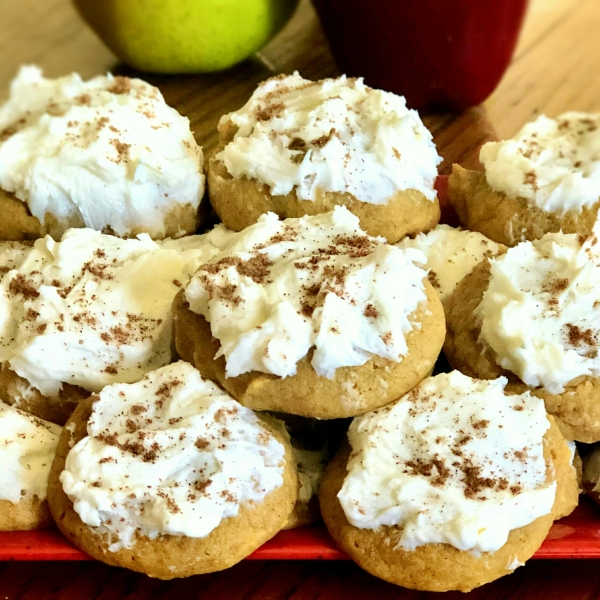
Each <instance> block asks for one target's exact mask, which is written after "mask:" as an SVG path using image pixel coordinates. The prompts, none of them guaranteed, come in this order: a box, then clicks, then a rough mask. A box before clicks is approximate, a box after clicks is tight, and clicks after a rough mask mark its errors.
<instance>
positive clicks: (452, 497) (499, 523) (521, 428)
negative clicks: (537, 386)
mask: <svg viewBox="0 0 600 600" xmlns="http://www.w3.org/2000/svg"><path fill="white" fill-rule="evenodd" d="M505 384H506V379H498V380H495V381H477V380H473V379H470V378H468V377H466V376H464V375H462V374H460V373H459V372H457V371H454V372H452V373H449V374H441V375H438V376H436V377H433V378H429V379H426V380H425V381H423V382H422V383H421V384H420V385H419V386H418V387H417V388H415V389H414V390H412V391H411V392H410V393H409V394H407V395H406V396H404V397H403V398H401V399H400V400H398V401H397V402H395V403H394V404H391V405H389V406H387V407H384V408H382V409H379V410H377V411H374V412H372V413H367V414H365V415H363V416H361V417H357V418H355V419H354V421H353V423H352V425H351V426H350V430H349V433H348V437H349V442H350V447H345V448H343V449H342V450H341V451H340V452H339V454H338V455H337V456H336V457H335V458H334V460H333V461H332V463H330V465H329V466H328V468H327V470H326V472H325V475H324V477H323V481H322V484H321V492H320V500H321V512H322V515H323V519H324V521H325V524H326V526H327V528H328V530H329V532H330V533H331V535H332V537H333V538H334V540H335V541H336V543H337V544H338V545H339V546H340V548H341V549H343V550H344V551H345V552H347V553H348V554H349V555H350V557H351V558H352V559H353V560H355V561H356V562H357V563H358V565H359V566H361V567H362V568H364V569H365V570H367V571H369V572H370V573H371V574H373V575H376V576H377V577H380V578H382V579H385V580H386V581H389V582H391V583H395V584H397V585H402V586H404V587H408V588H413V589H419V590H430V591H446V590H460V591H464V592H466V591H469V590H471V589H473V588H474V587H478V586H480V585H483V584H484V583H487V582H489V581H493V580H494V579H497V578H498V577H501V576H503V575H506V574H508V573H510V572H512V571H513V570H514V569H516V568H517V567H518V566H521V565H522V564H523V563H524V562H525V561H526V560H527V559H528V558H530V557H531V555H532V554H533V553H534V552H535V550H537V548H538V547H539V546H540V545H541V543H542V541H543V540H544V538H545V536H546V534H547V533H548V531H549V529H550V526H551V524H552V521H553V520H554V518H555V517H556V516H558V515H561V514H564V512H565V510H566V509H567V505H566V504H567V500H566V497H567V496H568V497H569V498H571V497H572V496H573V495H574V494H572V493H571V491H572V490H577V482H576V478H575V474H574V470H573V469H572V468H570V452H569V450H568V448H567V446H566V443H565V441H564V439H563V437H562V436H561V434H560V432H559V430H558V428H557V427H556V426H555V425H553V424H552V421H551V420H550V421H549V420H548V418H547V417H546V411H545V409H544V405H543V403H542V402H540V401H539V400H538V399H537V398H535V397H533V396H531V395H530V394H528V393H526V394H523V395H522V396H509V395H506V394H504V386H505ZM564 490H570V491H566V492H565V491H564ZM570 501H572V498H571V500H570ZM570 508H571V510H572V509H573V508H574V504H572V505H571V507H570Z"/></svg>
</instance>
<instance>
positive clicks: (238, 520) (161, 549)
mask: <svg viewBox="0 0 600 600" xmlns="http://www.w3.org/2000/svg"><path fill="white" fill-rule="evenodd" d="M92 401H93V400H92V399H88V400H86V401H84V402H82V403H80V404H79V406H78V407H77V409H76V410H75V412H74V413H73V415H72V417H71V419H70V421H69V423H68V424H67V427H66V428H65V431H64V432H63V435H62V436H61V438H60V441H59V446H58V450H57V455H56V459H55V461H54V463H53V465H52V471H51V473H50V481H49V488H48V499H49V503H50V509H51V511H52V515H53V517H54V520H55V521H56V524H57V525H58V527H59V528H60V530H61V531H62V532H63V533H64V534H65V536H66V537H67V538H68V539H69V540H70V541H71V542H72V543H74V544H75V545H77V546H78V547H79V548H81V549H82V550H83V551H84V552H87V553H88V554H89V555H90V556H92V557H94V558H96V559H98V560H101V561H103V562H105V563H107V564H109V565H114V566H120V567H126V568H128V569H131V570H134V571H139V572H142V573H146V574H147V575H149V576H150V577H157V578H159V579H173V578H175V577H187V576H190V575H194V574H198V573H209V572H214V571H219V570H222V569H226V568H228V567H230V566H232V565H234V564H235V563H237V562H239V561H240V560H242V559H243V558H245V557H246V556H248V555H249V554H251V553H252V552H253V551H254V550H255V549H256V548H258V547H260V546H261V545H262V544H263V543H264V542H266V541H267V540H269V539H270V538H271V537H273V535H275V534H276V533H277V532H278V531H279V530H281V529H282V528H283V527H284V526H285V524H286V523H287V521H288V519H289V516H290V513H291V510H292V507H293V505H294V503H295V501H296V494H297V481H296V470H295V464H294V460H293V458H292V450H291V447H290V443H289V437H288V435H287V433H286V432H285V430H284V428H283V427H282V426H281V423H280V422H278V421H276V420H274V419H272V418H270V417H268V416H261V417H260V420H261V424H262V426H264V428H265V429H266V430H267V431H268V432H269V433H271V434H272V435H273V436H274V437H275V438H276V439H277V441H279V442H280V443H282V444H283V445H284V446H285V456H286V460H285V466H284V475H283V484H282V485H281V486H280V487H278V488H276V489H275V490H274V491H272V492H271V493H269V494H268V495H267V496H266V497H265V498H264V500H263V501H262V502H260V503H252V502H250V503H247V504H243V505H241V506H240V508H239V512H238V515H237V516H236V517H229V518H226V519H224V520H223V521H221V524H220V525H219V526H218V527H217V528H216V529H213V530H212V531H211V532H210V533H209V534H208V535H207V536H206V537H203V538H191V537H184V536H174V535H164V534H163V535H159V536H158V537H157V538H156V539H150V538H148V537H146V536H142V535H139V534H137V533H136V534H135V535H134V543H133V546H132V547H131V548H122V549H120V550H117V551H114V552H111V551H109V550H108V546H109V543H108V540H107V537H106V536H105V535H99V534H98V533H97V532H95V531H94V528H92V527H90V526H88V525H86V524H85V523H84V522H83V521H82V520H81V519H80V517H79V515H78V514H77V513H76V512H75V510H74V509H73V503H72V502H71V501H70V500H69V498H68V496H67V495H66V494H65V492H64V491H63V487H62V485H61V483H60V481H59V476H60V474H61V473H62V471H63V469H64V467H65V460H66V457H67V454H68V453H69V450H70V448H71V447H72V446H73V445H74V444H76V443H77V442H78V441H79V440H81V439H82V438H84V437H85V436H86V435H87V432H86V426H87V421H88V419H89V417H90V414H91V407H92ZM67 428H70V429H71V430H72V435H71V433H70V432H69V431H67Z"/></svg>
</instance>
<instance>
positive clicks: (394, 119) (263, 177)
mask: <svg viewBox="0 0 600 600" xmlns="http://www.w3.org/2000/svg"><path fill="white" fill-rule="evenodd" d="M228 122H232V123H233V124H234V125H235V126H236V127H237V132H236V134H235V137H234V139H233V141H232V142H230V143H229V144H228V145H227V146H226V147H225V148H224V149H223V150H222V151H221V152H220V153H219V154H217V155H216V159H218V160H221V161H223V163H224V164H225V167H226V168H227V170H228V171H229V173H230V174H231V175H232V176H233V177H236V178H242V177H251V178H254V179H257V180H258V181H260V182H262V183H265V184H267V185H268V186H269V187H270V188H271V193H272V194H273V195H275V196H279V195H284V194H288V193H290V192H291V191H292V190H295V191H296V195H297V196H298V198H301V199H303V200H314V199H315V198H316V194H317V190H324V191H328V192H341V193H345V192H347V193H350V194H352V195H353V196H354V197H355V198H358V199H359V200H362V201H363V202H370V203H373V204H386V203H387V202H389V200H390V198H391V197H392V195H393V194H395V193H396V192H398V191H402V190H407V189H414V190H419V191H420V192H422V193H423V194H424V195H425V197H426V198H428V199H429V200H433V199H434V198H435V196H436V194H435V190H434V189H433V183H434V180H435V178H436V175H437V165H438V164H439V163H440V162H441V160H442V159H441V158H440V157H439V156H438V155H437V152H436V149H435V146H434V144H433V142H432V136H431V133H430V132H429V131H428V130H427V129H426V127H425V126H424V125H423V123H422V121H421V119H420V118H419V115H418V113H417V112H416V111H414V110H409V109H407V108H406V102H405V100H404V98H403V97H402V96H396V95H394V94H391V93H389V92H383V91H381V90H374V89H371V88H369V87H367V86H365V85H364V84H363V81H362V79H347V78H346V77H345V76H342V77H339V78H338V79H324V80H322V81H317V82H312V81H308V80H306V79H303V78H302V77H300V75H299V74H298V73H294V74H293V75H288V76H283V77H275V78H272V79H268V80H267V81H264V82H263V83H261V84H260V85H259V86H258V89H257V90H256V91H255V92H254V94H253V95H252V97H251V98H250V100H248V102H247V103H246V104H245V106H243V107H242V108H241V109H240V110H238V111H236V112H234V113H230V114H228V115H225V116H224V117H222V119H221V122H220V124H219V127H225V126H227V123H228Z"/></svg>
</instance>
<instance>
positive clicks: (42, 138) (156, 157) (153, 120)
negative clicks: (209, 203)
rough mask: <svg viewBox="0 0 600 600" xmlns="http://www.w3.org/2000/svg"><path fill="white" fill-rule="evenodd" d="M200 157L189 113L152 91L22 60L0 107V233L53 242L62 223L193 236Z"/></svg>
mask: <svg viewBox="0 0 600 600" xmlns="http://www.w3.org/2000/svg"><path fill="white" fill-rule="evenodd" d="M203 161H204V158H203V154H202V149H201V148H200V147H199V146H198V145H197V144H196V142H195V140H194V136H193V135H192V132H191V131H190V125H189V121H188V119H187V118H186V117H183V116H181V115H180V114H179V113H178V112H177V111H176V110H175V109H173V108H171V107H170V106H168V105H167V104H166V103H165V101H164V99H163V97H162V94H161V93H160V91H159V90H158V88H156V87H154V86H151V85H150V84H148V83H146V82H144V81H142V80H140V79H129V78H127V77H113V76H112V75H110V74H108V75H106V76H101V77H95V78H94V79H91V80H89V81H87V82H84V81H83V80H82V79H81V77H80V76H79V75H77V74H75V73H74V74H72V75H68V76H66V77H61V78H59V79H46V78H44V77H43V76H42V73H41V71H40V70H39V69H38V68H37V67H33V66H28V67H23V68H22V69H21V70H20V72H19V74H18V75H17V77H16V79H15V80H14V81H13V82H12V84H11V88H10V96H9V98H8V100H7V101H6V103H4V104H3V105H2V106H0V213H1V214H2V215H3V218H2V221H1V222H0V239H9V240H21V239H33V238H37V237H41V236H43V235H45V234H50V235H52V237H54V238H55V239H60V237H61V236H62V235H63V234H64V233H65V231H66V230H67V229H68V228H70V227H91V228H93V229H96V230H98V231H102V232H104V233H111V234H114V235H117V236H120V237H135V236H136V235H137V234H139V233H148V234H150V236H151V237H153V238H155V239H162V238H166V237H180V236H182V235H185V234H189V233H193V232H194V231H196V229H197V227H198V224H199V218H200V217H199V213H198V208H199V205H200V201H201V199H202V196H203V194H204V175H203V171H202V168H203Z"/></svg>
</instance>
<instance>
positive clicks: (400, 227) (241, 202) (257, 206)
mask: <svg viewBox="0 0 600 600" xmlns="http://www.w3.org/2000/svg"><path fill="white" fill-rule="evenodd" d="M234 131H235V129H232V126H231V125H229V126H225V127H223V126H220V127H219V133H220V142H219V146H218V147H217V150H216V151H215V154H218V153H219V152H220V151H221V150H222V149H223V148H224V147H225V145H226V144H227V143H228V142H229V141H230V140H231V139H232V138H233V134H234ZM207 182H208V192H209V197H210V202H211V204H212V206H213V208H214V209H215V212H216V213H217V214H218V215H219V218H220V219H221V221H223V223H224V224H225V225H226V226H227V227H229V228H230V229H233V230H234V231H241V230H242V229H245V228H246V227H248V226H249V225H252V224H253V223H256V221H257V220H258V218H259V217H260V216H261V215H262V214H265V213H267V212H274V213H275V214H277V215H278V216H279V217H280V218H281V219H287V218H290V217H302V216H303V215H318V214H321V213H325V212H329V211H330V210H333V207H334V206H338V205H344V206H346V208H348V210H349V211H350V212H352V213H354V214H355V215H356V216H357V217H358V218H359V219H360V226H361V228H362V229H363V230H364V231H366V232H367V233H368V234H369V235H373V236H382V237H384V238H385V239H386V240H387V241H388V242H389V243H390V244H392V243H394V242H397V241H398V240H400V239H402V238H403V237H404V236H406V235H415V234H417V233H420V232H423V231H429V230H430V229H433V228H434V227H435V226H436V225H437V224H438V223H439V220H440V204H439V201H438V199H437V198H436V199H435V200H433V201H431V200H427V198H425V196H423V194H422V193H421V192H418V191H417V190H405V191H403V192H396V193H395V194H394V195H393V196H392V197H391V198H390V200H389V201H388V202H387V204H369V203H367V202H361V201H360V200H357V199H356V198H355V197H354V196H352V195H351V194H348V193H340V192H326V191H324V190H318V192H317V198H316V199H315V200H301V199H299V198H298V196H297V195H296V192H295V191H292V192H290V193H289V194H286V195H284V196H274V195H272V194H271V192H270V190H269V186H267V185H264V184H261V183H260V182H259V181H257V180H255V179H235V178H233V177H232V176H231V175H230V174H229V173H228V172H227V169H226V168H225V165H224V164H223V163H222V162H221V161H219V160H215V159H214V158H211V160H210V161H209V164H208V177H207Z"/></svg>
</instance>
